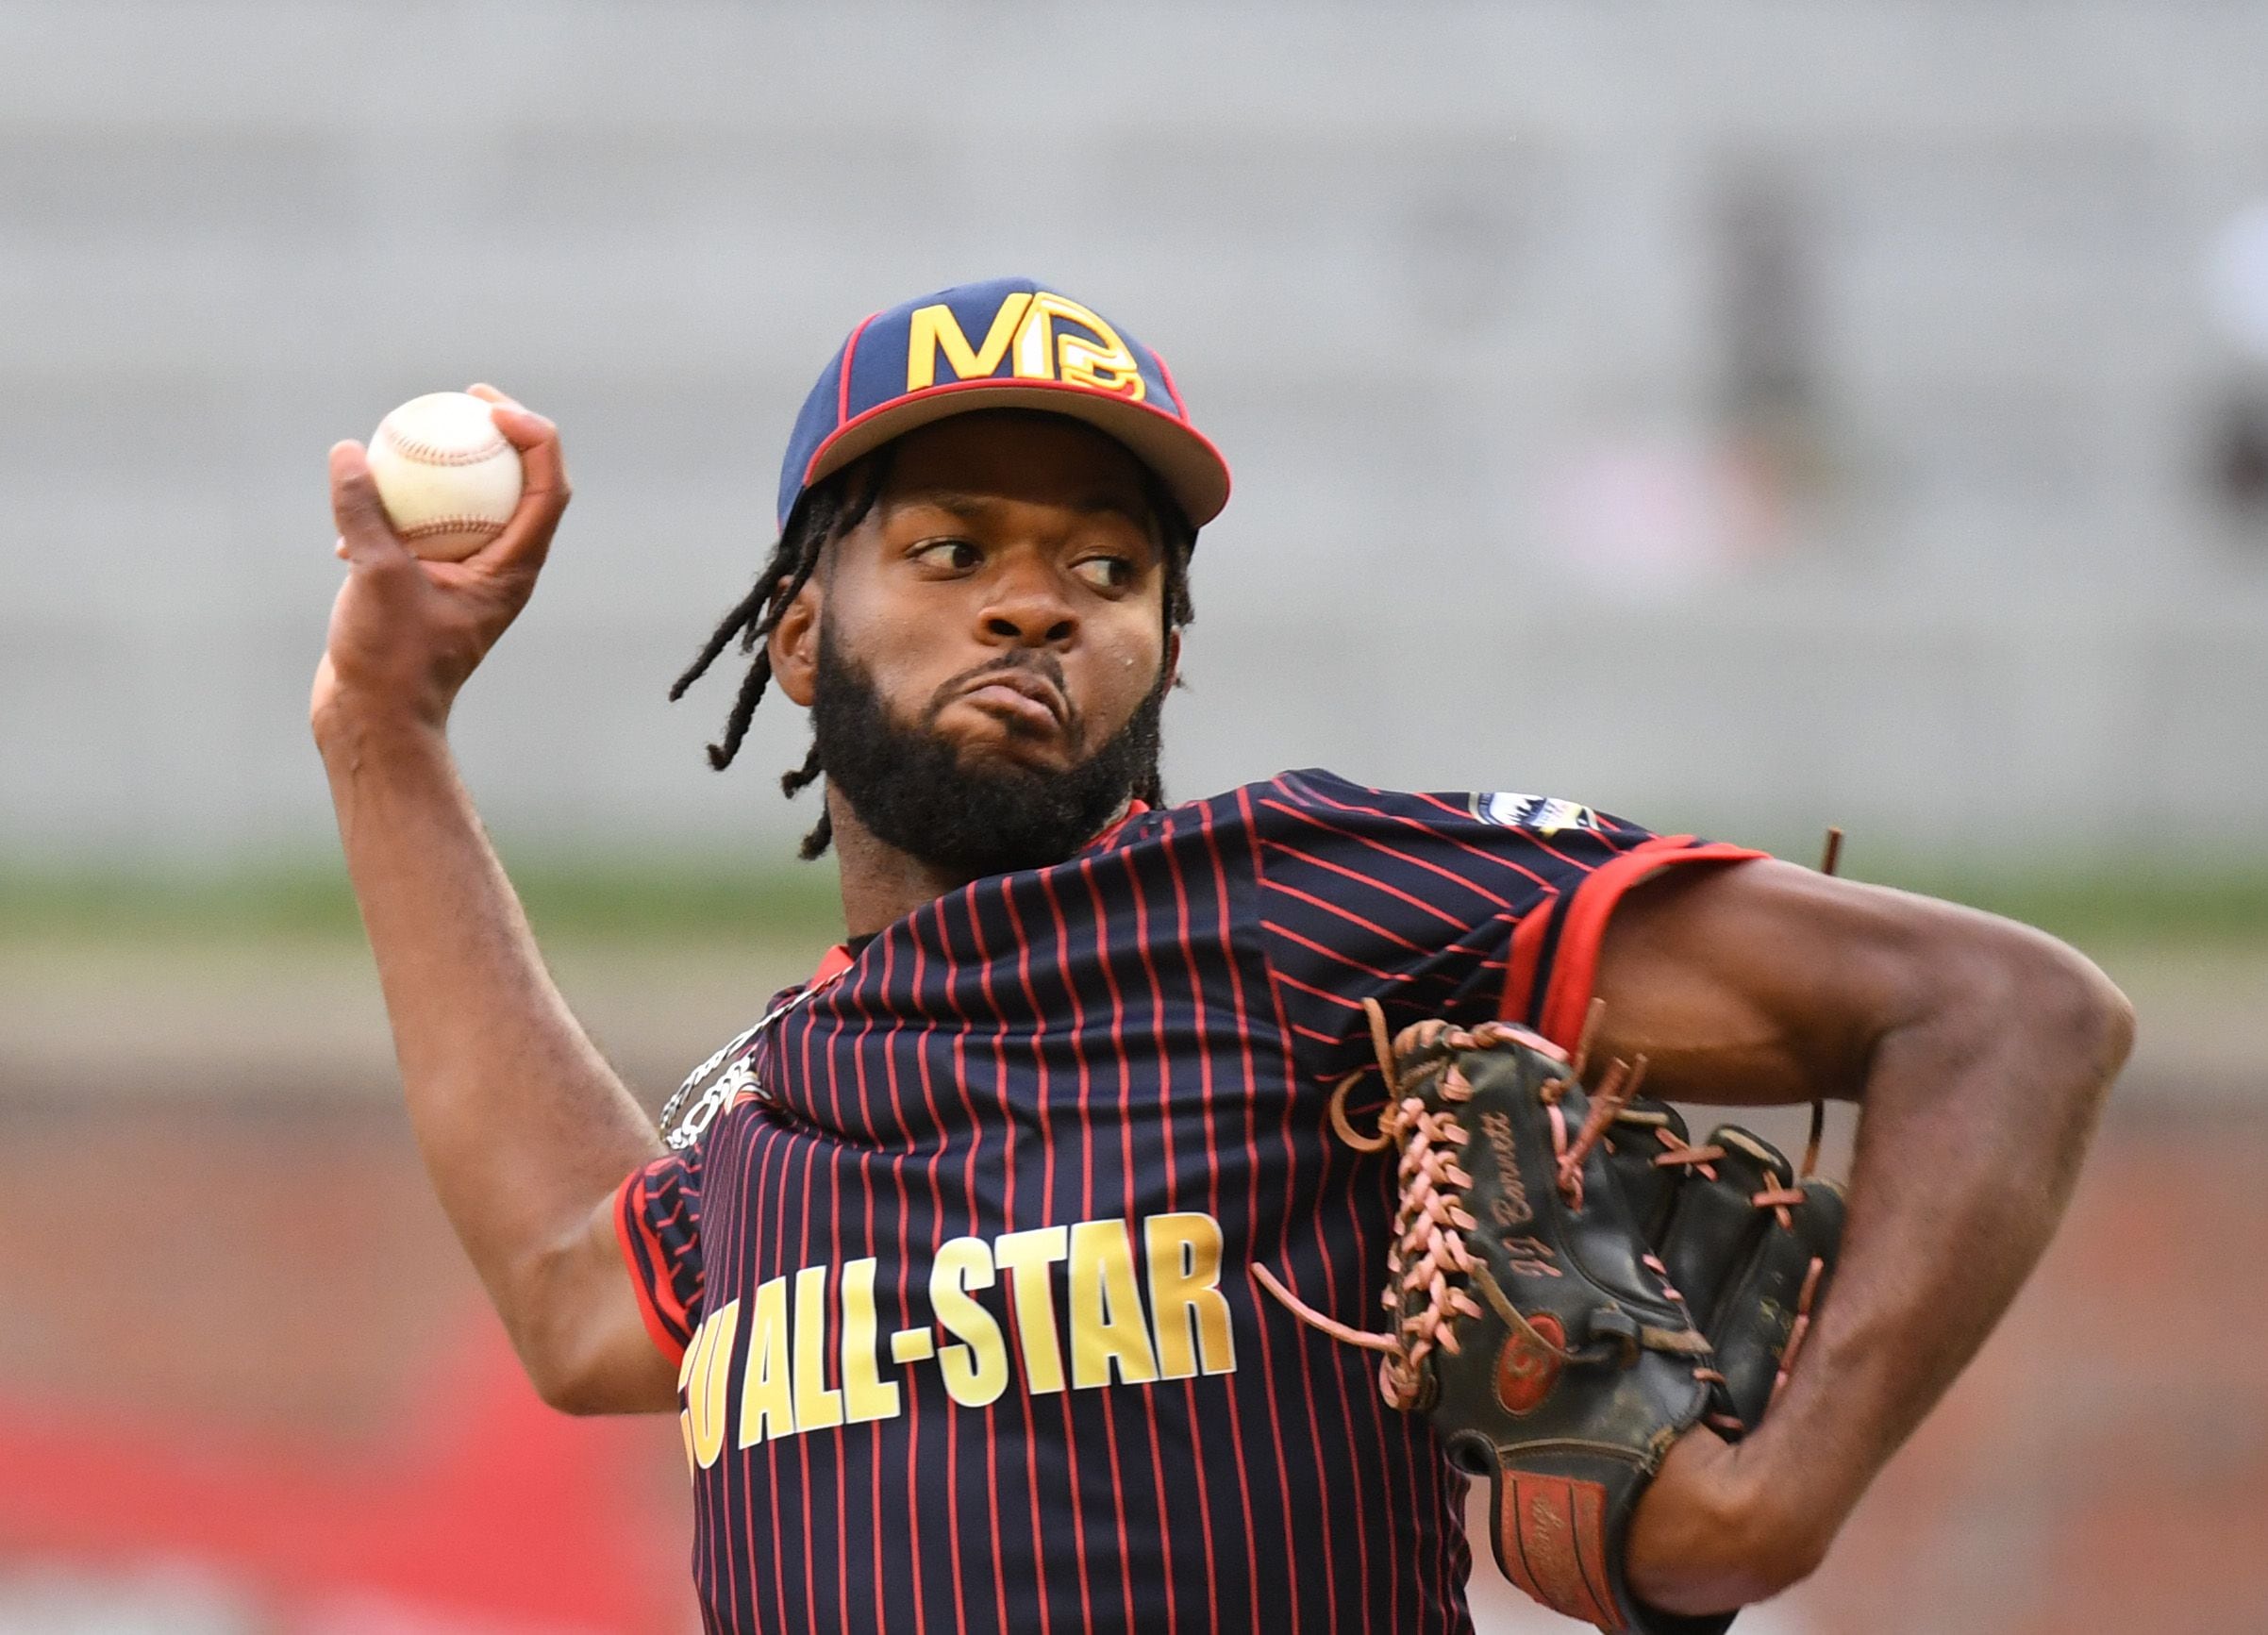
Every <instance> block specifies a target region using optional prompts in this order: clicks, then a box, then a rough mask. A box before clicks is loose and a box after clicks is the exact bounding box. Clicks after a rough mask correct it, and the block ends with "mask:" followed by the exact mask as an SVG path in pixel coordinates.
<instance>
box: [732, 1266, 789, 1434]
mask: <svg viewBox="0 0 2268 1635" xmlns="http://www.w3.org/2000/svg"><path fill="white" fill-rule="evenodd" d="M790 1377H791V1376H790V1373H789V1369H788V1280H787V1279H786V1278H785V1277H774V1278H772V1279H771V1280H770V1281H769V1282H767V1283H765V1284H763V1285H762V1287H760V1288H759V1289H758V1290H757V1292H756V1300H755V1303H754V1304H753V1306H752V1307H751V1308H750V1310H749V1314H748V1360H747V1362H746V1363H745V1364H744V1365H743V1368H742V1375H741V1437H740V1444H741V1446H742V1447H754V1446H755V1445H756V1444H757V1443H759V1442H762V1441H763V1440H764V1439H765V1438H766V1437H770V1438H772V1439H773V1440H774V1441H775V1442H776V1441H777V1440H778V1439H779V1438H781V1437H783V1436H793V1435H794V1434H795V1403H794V1398H793V1397H792V1394H791V1393H790V1388H789V1380H790Z"/></svg>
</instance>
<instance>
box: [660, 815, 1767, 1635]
mask: <svg viewBox="0 0 2268 1635" xmlns="http://www.w3.org/2000/svg"><path fill="white" fill-rule="evenodd" d="M1753 855H1755V854H1753V853H1749V852H1745V851H1742V850H1740V849H1738V848H1733V847H1728V846H1719V845H1704V844H1700V843H1695V842H1693V840H1692V839H1691V838H1689V837H1670V838H1661V837H1656V836H1654V835H1651V834H1649V833H1647V832H1646V831H1645V830H1643V829H1641V828H1637V827H1635V826H1631V825H1628V824H1626V823H1623V822H1621V821H1620V820H1617V819H1614V818H1611V817H1609V816H1606V815H1605V814H1602V813H1599V812H1595V811H1593V810H1591V809H1588V808H1585V807H1582V806H1578V805H1575V804H1573V803H1571V802H1566V801H1558V800H1544V799H1536V798H1531V797H1527V796H1523V795H1515V794H1481V795H1463V794H1449V795H1445V794H1405V793H1395V792H1382V791H1376V790H1371V789H1366V788H1363V787H1361V786H1359V785H1357V784H1353V783H1350V782H1347V781H1346V780H1344V779H1342V778H1340V777H1337V776H1332V775H1330V774H1328V773H1323V772H1302V773H1292V774H1286V775H1284V776H1280V777H1278V778H1276V779H1275V780H1273V781H1272V782H1268V783H1262V784H1255V785H1250V786H1247V787H1245V788H1242V789H1239V790H1236V791H1234V792H1230V793H1228V794H1225V795H1222V796H1219V797H1217V798H1214V799H1211V800H1207V801H1202V802H1197V803H1193V804H1191V805H1186V806H1180V807H1176V808H1172V809H1166V810H1159V811H1149V810H1143V809H1137V810H1136V811H1135V812H1134V813H1133V814H1132V815H1130V816H1129V817H1127V818H1126V819H1125V820H1123V821H1122V822H1121V823H1119V824H1118V825H1117V826H1114V827H1113V828H1112V829H1110V830H1109V831H1107V832H1106V833H1105V834H1104V835H1102V836H1100V837H1098V838H1097V839H1096V840H1095V841H1093V842H1092V843H1090V844H1089V845H1088V846H1087V847H1086V848H1084V849H1083V850H1082V851H1080V852H1079V853H1078V854H1077V855H1076V856H1075V857H1073V858H1071V859H1068V860H1067V861H1065V862H1063V863H1060V864H1059V865H1056V866H1053V867H1050V868H1045V869H1039V870H1032V871H1026V872H1022V873H1017V874H1010V875H1005V876H993V877H991V878H987V879H981V880H978V881H976V882H975V883H973V884H971V885H969V886H966V887H964V888H962V889H960V890H959V891H956V892H953V893H949V894H947V895H945V896H943V897H941V898H939V899H937V900H936V901H934V902H932V903H929V904H927V905H926V906H925V907H923V908H921V909H917V910H916V911H914V912H913V913H911V914H909V915H907V916H906V917H905V918H903V919H901V920H899V921H898V922H896V923H895V924H893V925H892V926H889V927H888V928H887V929H885V930H884V931H883V932H881V933H880V934H879V935H878V936H876V937H875V938H874V939H873V940H872V941H871V942H869V943H866V944H864V945H863V946H862V947H861V948H860V949H859V952H858V953H857V955H856V957H855V958H854V957H852V956H851V955H850V954H849V953H848V952H847V951H845V950H842V949H837V950H835V951H834V952H833V954H831V955H830V957H829V959H827V961H826V962H825V963H824V964H823V965H822V967H821V969H820V971H819V973H818V974H817V975H816V976H814V978H813V980H812V981H811V982H810V983H809V984H808V985H807V986H806V987H805V988H804V989H802V990H800V991H792V992H791V993H788V994H786V995H782V996H781V999H780V1001H779V1002H778V1007H777V1009H776V1011H775V1014H773V1015H771V1016H769V1017H768V1018H767V1019H766V1020H765V1022H764V1023H763V1024H762V1025H761V1026H759V1027H757V1028H755V1029H753V1030H752V1033H751V1035H750V1036H748V1037H745V1038H744V1039H742V1040H741V1041H736V1042H735V1043H734V1045H733V1046H731V1047H728V1048H727V1049H726V1050H725V1051H723V1052H720V1053H719V1055H718V1057H717V1058H715V1059H712V1061H711V1062H710V1063H709V1065H708V1067H707V1068H706V1069H705V1070H704V1073H703V1074H702V1075H701V1076H699V1077H700V1079H701V1083H700V1085H699V1086H697V1087H696V1088H698V1089H701V1090H703V1091H705V1092H706V1093H705V1094H703V1096H702V1098H701V1100H700V1102H699V1103H697V1104H696V1106H697V1108H698V1109H699V1112H698V1116H697V1118H696V1121H695V1122H696V1124H699V1125H703V1126H704V1127H701V1128H700V1132H699V1135H698V1139H697V1140H693V1141H692V1142H691V1143H689V1144H687V1145H686V1146H684V1147H682V1148H681V1149H679V1150H675V1151H673V1152H671V1153H670V1154H669V1156H667V1157H665V1158H663V1159H661V1160H657V1161H656V1162H655V1163H653V1164H651V1165H649V1166H647V1167H646V1168H645V1169H643V1170H642V1171H640V1172H639V1173H637V1174H636V1175H633V1176H630V1177H629V1179H628V1180H627V1181H626V1182H625V1184H624V1186H623V1188H622V1190H621V1193H619V1197H618V1206H617V1220H618V1225H619V1226H620V1228H621V1236H622V1242H623V1248H624V1252H625V1257H626V1258H627V1260H628V1262H629V1265H630V1269H631V1272H632V1275H633V1280H634V1282H635V1283H636V1285H637V1288H638V1291H639V1294H640V1297H641V1301H642V1309H643V1310H644V1314H645V1317H646V1321H647V1326H648V1327H649V1328H650V1330H651V1331H652V1333H653V1335H654V1338H655V1341H656V1343H658V1344H659V1345H660V1346H661V1347H662V1348H663V1350H664V1351H665V1352H666V1353H667V1354H668V1355H669V1356H671V1357H672V1358H673V1359H675V1360H677V1362H678V1364H679V1376H678V1384H679V1395H680V1403H681V1408H682V1412H681V1414H680V1423H681V1426H682V1428H683V1431H684V1440H685V1449H686V1458H687V1460H688V1464H689V1467H690V1469H691V1471H692V1480H693V1486H694V1492H695V1495H696V1506H695V1509H696V1516H697V1536H696V1543H695V1550H694V1568H695V1576H696V1578H697V1581H698V1587H699V1592H700V1596H701V1601H702V1606H703V1610H704V1616H705V1619H706V1621H707V1627H709V1629H712V1630H736V1631H737V1630H778V1631H800V1630H807V1629H827V1630H834V1629H886V1630H892V1631H897V1630H908V1631H917V1632H923V1635H964V1632H975V1631H988V1632H989V1631H993V1630H1010V1629H1012V1630H1018V1631H1033V1630H1037V1631H1049V1630H1061V1631H1064V1632H1066V1635H1069V1632H1072V1631H1086V1630H1106V1629H1108V1630H1119V1629H1124V1630H1137V1629H1139V1630H1144V1631H1148V1630H1181V1631H1189V1632H1191V1635H1198V1632H1209V1631H1215V1630H1230V1629H1235V1630H1250V1629H1255V1628H1296V1629H1301V1630H1342V1631H1345V1632H1346V1635H1357V1632H1360V1631H1407V1632H1409V1635H1419V1632H1430V1631H1453V1630H1462V1629H1466V1628H1468V1627H1470V1626H1469V1623H1468V1621H1467V1618H1466V1615H1465V1610H1464V1602H1463V1591H1462V1585H1463V1581H1464V1577H1465V1575H1466V1572H1467V1568H1468V1558H1467V1554H1466V1549H1465V1543H1464V1538H1463V1531H1462V1496H1463V1485H1464V1483H1463V1478H1462V1477H1457V1476H1455V1475H1453V1474H1451V1473H1450V1472H1449V1470H1448V1468H1447V1466H1446V1464H1445V1463H1444V1461H1443V1459H1442V1457H1441V1454H1440V1451H1439V1449H1438V1447H1437V1446H1436V1444H1435V1443H1434V1441H1433V1439H1432V1437H1431V1436H1430V1434H1429V1432H1428V1430H1427V1428H1426V1425H1425V1424H1424V1422H1423V1421H1422V1420H1419V1419H1416V1418H1413V1417H1411V1416H1409V1415H1406V1414H1402V1413H1399V1412H1397V1411H1395V1410H1392V1409H1390V1408H1388V1407H1387V1406H1386V1405H1385V1403H1384V1402H1383V1401H1382V1400H1381V1399H1380V1397H1379V1394H1378V1389H1377V1383H1376V1374H1375V1368H1374V1364H1373V1360H1372V1359H1371V1358H1370V1357H1369V1355H1368V1354H1367V1353H1363V1352H1361V1351H1359V1350H1358V1349H1357V1348H1354V1347H1351V1346H1345V1345H1341V1344H1335V1343H1332V1342H1331V1341H1330V1340H1329V1339H1327V1338H1326V1337H1325V1336H1323V1335H1321V1334H1318V1333H1317V1332H1315V1331H1314V1330H1312V1329H1310V1328H1309V1327H1307V1326H1304V1325H1302V1324H1300V1323H1299V1322H1297V1321H1295V1320H1294V1319H1292V1317H1291V1315H1290V1314H1289V1313H1288V1312H1286V1311H1285V1310H1282V1309H1281V1308H1280V1307H1279V1306H1278V1305H1277V1304H1276V1302H1275V1301H1274V1300H1273V1299H1270V1298H1267V1297H1266V1296H1265V1295H1264V1294H1258V1292H1257V1286H1256V1285H1255V1283H1254V1282H1253V1281H1252V1279H1251V1276H1250V1273H1249V1268H1250V1267H1251V1266H1252V1265H1254V1264H1256V1263H1259V1264H1264V1265H1266V1266H1268V1267H1269V1268H1270V1269H1271V1270H1273V1271H1274V1272H1276V1275H1277V1276H1279V1277H1282V1278H1283V1279H1284V1280H1285V1281H1287V1282H1288V1283H1289V1284H1290V1285H1291V1286H1292V1288H1293V1289H1295V1290H1296V1291H1298V1292H1299V1293H1300V1294H1301V1295H1302V1297H1303V1298H1304V1299H1306V1300H1307V1301H1308V1302H1309V1304H1311V1305H1313V1306H1315V1307H1318V1308H1320V1309H1321V1310H1325V1311H1327V1312H1329V1313H1330V1314H1332V1315H1333V1316H1335V1317H1338V1318H1339V1319H1341V1320H1342V1321H1343V1322H1346V1323H1349V1324H1354V1325H1358V1326H1365V1327H1376V1326H1380V1322H1381V1320H1380V1318H1379V1317H1378V1313H1377V1309H1376V1292H1377V1291H1378V1290H1379V1289H1380V1288H1381V1287H1382V1285H1383V1281H1384V1276H1385V1273H1384V1260H1385V1250H1386V1244H1387V1236H1388V1226H1389V1222H1390V1219H1391V1214H1392V1160H1391V1157H1386V1158H1380V1157H1375V1156H1365V1155H1362V1154H1359V1153H1357V1152H1355V1151H1354V1150H1352V1149H1351V1148H1349V1147H1347V1146H1346V1145H1344V1144H1343V1143H1340V1142H1339V1141H1338V1140H1336V1139H1335V1138H1334V1136H1333V1135H1332V1133H1331V1126H1330V1123H1329V1119H1328V1116H1327V1112H1326V1100H1327V1097H1328V1093H1329V1090H1330V1087H1331V1085H1332V1084H1333V1083H1334V1081H1336V1080H1337V1079H1339V1078H1340V1077H1341V1076H1343V1075H1345V1074H1347V1073H1349V1072H1351V1071H1354V1070H1355V1069H1357V1068H1359V1067H1360V1066H1362V1065H1363V1064H1364V1063H1366V1062H1367V1061H1369V1059H1370V1047H1369V1044H1368V1043H1367V1033H1366V1028H1365V1024H1364V1019H1363V1015H1362V1011H1361V1009H1360V1004H1361V1001H1362V1000H1363V999H1364V998H1365V997H1371V998H1376V999H1377V1000H1379V1001H1380V1002H1381V1004H1382V1005H1383V1006H1384V1007H1385V1010H1386V1014H1387V1017H1388V1019H1389V1021H1390V1022H1391V1024H1392V1026H1395V1027H1397V1028H1398V1027H1400V1026H1404V1025H1406V1024H1408V1023H1409V1022H1413V1021H1416V1020H1418V1019H1420V1018H1421V1017H1424V1016H1428V1015H1446V1016H1450V1017H1455V1018H1459V1019H1461V1020H1466V1021H1474V1022H1477V1021H1480V1020H1483V1019H1486V1018H1489V1017H1493V1016H1499V1015H1504V1016H1512V1017H1516V1018H1519V1019H1521V1020H1524V1021H1526V1022H1527V1023H1528V1024H1529V1025H1531V1026H1536V1027H1537V1028H1539V1030H1541V1031H1543V1033H1545V1034H1546V1035H1548V1036H1552V1037H1555V1038H1558V1039H1559V1040H1560V1041H1562V1042H1563V1043H1564V1042H1566V1041H1568V1040H1569V1039H1571V1037H1572V1035H1573V1034H1574V1032H1575V1030H1576V1026H1578V1025H1579V1021H1580V1017H1581V1014H1582V1012H1583V1009H1584V1008H1585V1006H1586V1005H1587V1003H1588V1000H1589V996H1590V988H1591V980H1592V971H1593V965H1594V963H1595V960H1596V958H1597V952H1598V944H1599V938H1600V933H1601V932H1602V930H1603V928H1604V926H1605V925H1606V921H1607V917H1608V915H1609V912H1610V911H1611V909H1612V908H1613V905H1614V902H1615V900H1616V898H1617V897H1619V895H1620V894H1621V893H1623V892H1624V891H1625V890H1626V889H1627V887H1629V886H1630V885H1631V884H1633V883H1634V882H1636V881H1637V880H1638V879H1640V878H1642V877H1643V876H1645V875H1647V874H1649V873H1651V872H1653V871H1654V870H1655V869H1657V868H1659V867H1660V866H1662V865H1663V864H1666V863H1673V862H1681V861H1688V860H1697V859H1732V858H1739V857H1748V856H1753ZM1356 1099H1357V1101H1358V1103H1359V1101H1360V1099H1361V1097H1360V1096H1359V1093H1358V1095H1357V1097H1356ZM1256 1295H1257V1297H1256Z"/></svg>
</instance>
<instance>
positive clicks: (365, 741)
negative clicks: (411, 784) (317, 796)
mask: <svg viewBox="0 0 2268 1635" xmlns="http://www.w3.org/2000/svg"><path fill="white" fill-rule="evenodd" d="M309 725H310V726H312V728H313V730H314V734H315V747H316V748H317V750H318V751H320V752H321V754H322V756H323V759H324V760H325V763H326V764H328V765H330V766H331V767H333V768H334V769H335V770H343V769H346V768H350V767H355V766H359V765H361V764H363V763H364V762H366V761H367V760H369V759H371V758H373V757H374V756H375V757H385V758H390V759H391V758H396V757H402V756H411V757H415V756H423V755H430V754H432V753H434V752H436V751H443V752H445V750H446V748H447V744H448V716H447V714H446V712H442V713H438V714H436V713H431V712H428V711H425V710H422V709H415V708H413V707H411V706H408V705H405V704H404V703H402V702H401V701H400V700H399V699H395V698H374V697H371V696H369V695H366V694H360V693H356V692H352V691H350V690H347V689H344V688H338V687H333V688H330V689H328V690H324V691H319V692H318V693H317V696H316V699H315V702H314V704H313V706H312V708H311V709H309Z"/></svg>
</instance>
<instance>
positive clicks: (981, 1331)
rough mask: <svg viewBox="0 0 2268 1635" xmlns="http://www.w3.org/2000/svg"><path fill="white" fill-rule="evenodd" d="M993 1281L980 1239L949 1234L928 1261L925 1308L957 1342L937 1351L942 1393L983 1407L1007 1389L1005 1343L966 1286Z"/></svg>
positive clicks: (987, 1284) (988, 1285) (987, 1250)
mask: <svg viewBox="0 0 2268 1635" xmlns="http://www.w3.org/2000/svg"><path fill="white" fill-rule="evenodd" d="M991 1287H992V1250H991V1248H990V1247H988V1246H987V1245H986V1243H985V1241H984V1240H983V1239H982V1238H948V1239H946V1240H945V1241H944V1242H943V1243H940V1244H939V1245H938V1246H937V1258H936V1259H935V1260H933V1261H931V1262H930V1266H929V1310H930V1313H931V1314H932V1315H933V1316H934V1317H936V1319H937V1321H938V1322H939V1323H940V1324H942V1326H943V1327H944V1330H945V1332H946V1333H948V1334H950V1335H952V1336H954V1337H955V1338H956V1339H957V1340H959V1341H961V1342H962V1343H960V1344H959V1345H947V1346H944V1347H942V1348H941V1349H940V1350H939V1352H938V1354H937V1367H938V1372H939V1373H940V1374H942V1376H944V1381H945V1393H946V1394H947V1395H949V1396H951V1397H952V1398H953V1400H954V1401H955V1402H958V1403H959V1404H960V1405H961V1407H963V1408H982V1407H984V1406H985V1405H986V1404H987V1403H990V1402H995V1401H997V1400H999V1396H1000V1393H1002V1392H1003V1391H1006V1390H1007V1389H1008V1347H1007V1345H1006V1344H1004V1343H1002V1341H1001V1338H1000V1325H999V1324H998V1323H996V1322H995V1321H993V1318H992V1313H991V1312H990V1311H987V1310H985V1309H984V1308H983V1307H982V1306H980V1305H978V1304H977V1303H976V1301H975V1300H973V1299H971V1298H970V1297H969V1294H968V1293H967V1292H968V1291H969V1290H971V1289H990V1288H991Z"/></svg>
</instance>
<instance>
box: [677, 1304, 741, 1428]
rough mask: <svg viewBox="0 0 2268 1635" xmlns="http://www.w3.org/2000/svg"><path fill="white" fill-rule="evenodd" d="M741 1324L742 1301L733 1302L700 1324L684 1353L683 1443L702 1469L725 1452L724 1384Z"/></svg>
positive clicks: (730, 1370)
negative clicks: (685, 1362)
mask: <svg viewBox="0 0 2268 1635" xmlns="http://www.w3.org/2000/svg"><path fill="white" fill-rule="evenodd" d="M740 1326H741V1303H740V1302H739V1301H738V1300H735V1301H732V1302H731V1303H730V1304H729V1305H727V1306H725V1308H724V1309H723V1310H719V1311H717V1312H715V1313H714V1314H713V1315H711V1316H710V1317H709V1320H708V1321H707V1322H705V1323H703V1324H702V1325H701V1331H700V1333H698V1334H696V1335H694V1336H693V1343H692V1350H691V1351H689V1352H688V1353H687V1354H686V1361H687V1363H688V1365H689V1366H688V1367H687V1369H686V1370H685V1372H684V1378H685V1379H686V1393H685V1410H686V1416H687V1423H686V1442H687V1443H688V1445H689V1446H690V1447H691V1448H692V1456H693V1462H694V1463H695V1464H697V1465H699V1466H700V1467H701V1468H702V1469H703V1470H707V1469H708V1468H709V1466H710V1465H713V1464H715V1463H716V1462H717V1456H718V1455H719V1454H721V1453H723V1452H724V1451H725V1382H726V1381H727V1379H728V1378H729V1377H730V1376H731V1372H732V1342H733V1337H734V1336H735V1335H736V1334H737V1333H738V1332H739V1330H740Z"/></svg>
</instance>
